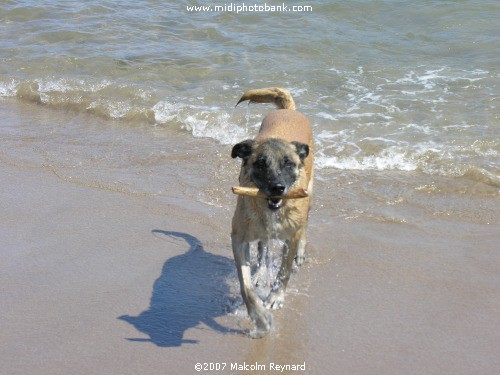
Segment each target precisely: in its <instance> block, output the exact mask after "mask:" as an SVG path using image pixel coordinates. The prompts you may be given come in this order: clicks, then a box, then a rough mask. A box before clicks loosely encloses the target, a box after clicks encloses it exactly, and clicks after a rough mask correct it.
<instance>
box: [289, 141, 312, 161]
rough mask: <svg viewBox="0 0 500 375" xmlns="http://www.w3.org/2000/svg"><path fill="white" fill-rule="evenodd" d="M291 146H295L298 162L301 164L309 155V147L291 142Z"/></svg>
mask: <svg viewBox="0 0 500 375" xmlns="http://www.w3.org/2000/svg"><path fill="white" fill-rule="evenodd" d="M292 145H294V146H295V151H296V152H297V155H299V158H300V161H301V162H302V163H303V162H304V160H305V159H306V158H307V156H308V155H309V146H308V145H306V144H305V143H300V142H292Z"/></svg>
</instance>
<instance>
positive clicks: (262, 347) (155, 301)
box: [0, 103, 500, 375]
mask: <svg viewBox="0 0 500 375" xmlns="http://www.w3.org/2000/svg"><path fill="white" fill-rule="evenodd" d="M16 108H17V107H16V106H13V105H12V104H8V105H7V104H6V103H3V104H2V111H1V114H2V115H3V118H4V120H3V121H4V123H3V127H2V131H3V133H2V142H3V146H5V147H3V149H2V152H1V153H0V156H1V157H0V179H1V181H2V183H1V185H0V205H1V212H2V214H1V219H0V250H1V251H0V271H1V272H0V283H1V285H2V292H1V294H0V314H1V317H2V322H1V326H0V373H1V374H8V375H11V374H23V375H24V374H194V373H207V372H208V371H201V372H197V371H195V365H196V364H197V363H202V364H203V363H214V364H219V366H223V364H224V363H225V364H226V365H225V368H224V370H221V371H212V372H208V373H221V374H229V373H236V372H237V371H235V370H231V366H232V364H238V365H244V364H247V365H254V364H256V363H257V364H259V365H261V366H265V368H266V371H258V372H256V373H269V372H271V371H269V370H270V364H271V363H276V364H280V365H286V364H289V365H292V364H301V365H302V364H304V363H305V367H306V370H305V371H302V370H300V369H299V370H298V371H295V372H288V373H307V374H336V373H340V374H410V373H411V374H495V373H499V372H500V350H499V348H500V333H499V329H498V327H500V297H499V296H500V251H499V249H500V247H499V245H498V244H499V243H500V227H499V224H498V222H499V220H500V219H499V216H498V214H499V212H500V210H499V202H498V195H496V196H495V195H494V194H491V192H488V194H484V195H479V196H475V197H468V196H467V195H465V194H461V193H459V192H457V193H453V194H452V193H449V194H442V195H440V196H439V197H438V198H433V197H428V198H425V197H427V195H429V194H430V193H428V192H425V191H424V190H425V186H427V185H421V186H420V190H419V189H415V188H414V187H413V188H411V189H410V188H408V189H409V190H408V191H411V193H408V194H409V195H411V196H405V195H404V193H402V194H401V196H403V197H405V199H404V202H403V201H401V200H399V201H397V202H396V203H395V202H392V203H390V202H389V203H387V202H384V203H380V204H379V205H373V204H372V206H370V207H371V208H370V210H368V211H369V212H368V211H362V210H360V209H356V205H359V207H361V206H363V207H366V206H367V205H368V206H369V204H367V201H366V200H368V199H371V198H367V197H366V196H365V195H363V194H361V193H359V194H358V193H352V192H351V191H352V190H351V187H352V185H349V184H350V183H351V184H356V185H358V184H359V185H360V186H361V185H363V184H371V183H375V182H376V181H375V180H376V176H375V174H374V175H371V176H370V175H369V174H365V175H362V176H350V177H349V179H350V181H349V182H346V181H344V180H343V179H342V178H341V177H339V178H338V179H336V180H335V181H336V182H335V183H334V184H330V183H328V184H327V183H325V182H322V181H321V179H320V180H319V181H318V183H317V188H316V192H315V194H316V206H315V209H314V210H313V212H312V213H311V223H310V230H309V243H310V245H309V253H310V260H309V262H308V263H306V264H305V265H304V266H303V267H302V268H301V269H300V271H299V272H297V273H295V274H294V275H292V281H291V285H290V291H289V293H288V295H287V301H286V304H285V307H284V309H282V310H280V311H277V312H275V313H274V316H275V327H274V331H273V332H272V333H271V334H270V335H269V336H268V337H266V338H264V339H261V340H252V339H250V338H248V337H247V336H246V335H245V332H246V330H247V329H248V328H249V324H248V321H247V318H246V317H245V316H244V313H243V312H242V309H238V310H236V312H234V311H232V307H233V306H235V305H237V304H238V302H239V301H240V297H239V293H238V285H237V280H236V276H235V273H234V265H233V261H232V254H231V250H230V242H229V230H230V229H229V228H230V219H231V212H232V208H233V205H234V201H235V198H234V197H233V196H231V194H230V192H229V187H230V185H231V184H232V183H234V180H236V174H234V180H231V177H230V176H233V172H235V171H237V167H235V166H234V165H232V166H230V167H227V168H226V167H225V166H226V161H224V162H221V164H216V163H215V164H214V160H215V159H217V158H219V156H218V155H212V154H213V152H212V151H210V152H207V153H206V154H203V151H200V150H206V149H207V147H211V150H213V149H214V148H219V146H217V145H215V144H213V143H210V141H208V140H184V141H183V142H185V145H192V144H193V143H197V144H198V145H201V146H199V148H194V147H193V148H192V149H189V150H187V151H186V152H187V153H189V152H193V153H194V154H195V156H196V153H200V152H201V153H202V154H203V155H205V156H206V157H207V158H208V159H209V162H207V161H206V160H202V159H199V163H200V165H202V166H203V168H201V167H200V168H198V167H197V163H198V162H197V161H196V160H195V159H193V158H194V157H195V156H194V157H193V158H191V159H189V158H188V159H186V160H185V158H184V157H182V156H178V159H176V160H175V163H172V164H170V163H169V162H168V160H167V159H168V158H167V159H166V160H162V161H161V162H162V163H164V164H165V165H167V166H168V167H169V168H171V169H173V170H174V171H176V176H177V179H173V180H172V181H171V185H170V187H169V189H170V190H168V193H162V194H158V195H152V194H150V195H148V194H132V193H130V192H126V191H125V192H123V191H113V189H107V188H102V187H100V186H95V185H94V186H92V184H86V183H81V181H82V180H78V179H73V178H70V177H72V176H71V175H69V177H68V175H65V177H64V176H63V177H62V176H61V174H60V173H58V171H60V170H58V169H57V168H56V167H54V166H50V165H47V164H44V163H43V162H38V161H37V160H36V158H32V157H30V161H29V162H27V161H26V158H27V156H26V153H24V154H23V152H21V151H20V150H21V148H19V147H20V146H19V143H16V144H14V143H13V141H12V139H13V137H14V136H12V135H11V134H10V133H9V131H8V129H7V127H8V126H10V127H12V123H13V122H16V121H17V122H18V123H19V124H18V125H23V126H28V127H29V126H41V125H43V124H42V122H43V121H45V120H46V119H45V120H43V121H42V120H40V123H38V124H37V123H30V124H27V122H23V121H25V117H23V116H25V115H26V113H25V112H24V111H26V110H25V109H22V110H20V111H19V108H17V109H16ZM36 110H37V111H40V110H41V109H36ZM28 112H29V111H28ZM47 116H49V117H51V116H53V115H51V114H49V115H47ZM65 116H69V115H68V114H66V115H65ZM32 120H33V118H32V117H31V118H30V121H32ZM51 121H54V119H53V118H51ZM6 122H8V124H7V123H6ZM61 122H62V120H61ZM7 125H8V126H7ZM6 129H7V130H6ZM120 131H121V132H134V131H135V130H134V129H128V130H127V129H121V130H120ZM170 136H171V135H170ZM16 137H18V135H16ZM144 137H151V140H150V141H151V142H153V141H154V140H153V138H154V136H151V135H144ZM180 137H181V138H180V139H181V140H182V139H184V138H186V139H187V138H188V137H189V136H187V135H180ZM182 137H184V138H182ZM25 138H26V139H24V140H23V142H24V143H23V145H25V146H23V147H25V148H26V147H28V146H26V145H29V144H30V143H29V142H31V144H32V143H33V140H31V141H29V140H28V137H27V136H26V137H25ZM20 139H21V138H19V137H18V138H16V142H17V141H19V140H20ZM161 141H162V142H164V141H166V140H161ZM174 141H175V142H178V140H174ZM19 142H20V141H19ZM35 143H36V142H35ZM6 147H7V148H6ZM9 147H10V148H9ZM16 147H17V151H16V149H15V148H16ZM37 147H38V146H37ZM39 147H41V146H39ZM95 147H98V146H95ZM186 147H187V146H185V148H186ZM25 148H23V149H22V150H25ZM36 149H37V148H36V147H32V148H30V150H31V151H33V150H36ZM222 149H223V150H222V152H221V155H229V154H228V153H227V152H228V151H229V150H230V149H229V148H228V147H226V146H224V147H222ZM172 152H173V151H172ZM210 155H211V156H210ZM183 163H184V164H183ZM185 165H194V167H193V169H192V170H190V172H189V173H188V174H189V176H187V177H185V179H184V180H182V178H181V177H182V173H183V171H184V169H183V168H184V166H185ZM207 165H212V168H213V169H212V170H209V171H208V172H207V170H206V169H205V167H207ZM214 165H215V166H214ZM221 168H225V169H228V170H229V172H228V173H227V175H224V177H221V176H220V175H219V173H218V172H219V171H220V169H221ZM68 173H69V172H68ZM75 173H76V172H75ZM169 173H172V171H170V172H169ZM207 173H208V174H209V175H210V176H211V177H206V174H207ZM179 176H181V177H179ZM228 176H229V177H228ZM410 178H411V176H410ZM217 180H218V181H220V187H219V188H217V189H215V190H210V189H211V186H213V184H214V181H217ZM179 181H181V182H179ZM330 181H331V180H330ZM374 181H375V182H374ZM419 183H420V182H415V184H414V183H413V182H412V181H410V182H408V183H401V186H403V187H402V188H401V189H403V190H404V189H405V188H406V187H407V186H408V185H412V186H413V185H415V186H417V185H418V184H419ZM446 183H447V181H440V182H439V181H438V182H437V183H434V185H433V184H431V185H432V186H431V187H432V189H434V190H435V189H439V186H440V184H442V185H443V186H444V185H446ZM196 184H201V186H202V187H203V189H202V190H204V191H208V193H207V194H206V196H205V195H202V196H201V197H200V198H199V199H192V197H193V196H196V194H195V193H192V194H193V195H191V196H190V195H189V193H190V191H191V188H193V187H196ZM350 186H351V187H350ZM432 189H431V190H432ZM176 191H178V194H177V195H176V193H175V192H176ZM422 191H424V192H422ZM412 194H413V195H412ZM210 197H211V198H210ZM422 197H424V198H425V199H428V200H427V201H426V202H425V204H423V203H421V202H420V201H419V199H424V198H422ZM210 199H212V200H210ZM433 199H434V200H433ZM207 200H208V203H207ZM455 200H460V202H462V203H461V205H460V207H461V209H460V210H461V211H460V212H461V214H460V215H457V216H456V217H454V218H449V217H448V216H449V215H446V212H445V211H446V210H444V209H443V207H447V210H448V211H447V212H454V211H453V209H452V207H454V203H455ZM464 201H465V203H463V202H464ZM214 202H216V203H214ZM416 202H420V203H419V204H417V203H416ZM424 206H425V207H427V208H423V207H424ZM430 206H432V207H434V209H433V210H431V211H432V212H434V214H429V208H428V207H430ZM467 207H470V210H468V209H467ZM457 210H458V209H457ZM367 212H368V213H367ZM468 212H473V213H476V214H477V215H480V213H481V212H483V214H482V215H486V216H488V217H487V218H486V217H480V218H479V219H478V218H476V219H474V220H473V219H470V218H469V217H468V216H467V213H468ZM495 220H496V221H495ZM233 366H234V365H233ZM261 369H262V367H261ZM242 372H248V371H242ZM284 373H287V372H286V371H285V372H284Z"/></svg>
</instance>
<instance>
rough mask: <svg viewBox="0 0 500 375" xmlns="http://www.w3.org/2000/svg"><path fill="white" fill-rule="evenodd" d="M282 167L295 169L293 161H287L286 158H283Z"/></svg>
mask: <svg viewBox="0 0 500 375" xmlns="http://www.w3.org/2000/svg"><path fill="white" fill-rule="evenodd" d="M283 165H284V166H285V168H290V169H292V168H295V163H294V162H293V160H291V159H288V158H285V159H284V160H283Z"/></svg>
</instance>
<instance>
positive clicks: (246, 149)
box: [231, 139, 255, 160]
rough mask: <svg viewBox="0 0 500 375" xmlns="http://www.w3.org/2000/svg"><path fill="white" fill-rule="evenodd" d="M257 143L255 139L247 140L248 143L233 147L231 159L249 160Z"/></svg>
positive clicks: (244, 142)
mask: <svg viewBox="0 0 500 375" xmlns="http://www.w3.org/2000/svg"><path fill="white" fill-rule="evenodd" d="M254 143H255V141H254V140H253V139H247V140H246V141H243V142H240V143H238V144H236V145H234V147H233V151H231V157H232V158H233V159H234V158H236V157H238V158H242V159H243V160H245V159H247V158H248V157H249V156H250V155H251V154H252V151H253V145H254Z"/></svg>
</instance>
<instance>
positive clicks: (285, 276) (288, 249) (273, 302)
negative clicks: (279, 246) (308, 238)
mask: <svg viewBox="0 0 500 375" xmlns="http://www.w3.org/2000/svg"><path fill="white" fill-rule="evenodd" d="M304 241H305V228H301V229H299V230H298V231H297V232H295V234H294V235H293V236H292V238H291V239H290V240H289V241H287V242H286V245H285V246H284V247H283V259H282V260H281V268H280V270H279V272H278V276H277V277H276V282H275V284H274V286H273V289H272V291H271V293H270V294H269V297H267V300H266V303H265V306H266V307H267V308H270V309H279V308H281V307H283V304H284V303H285V291H286V286H287V284H288V280H290V274H291V272H292V268H293V260H294V259H295V257H296V255H297V252H298V250H299V249H301V248H303V247H305V242H304ZM302 251H303V250H302ZM302 255H303V253H302Z"/></svg>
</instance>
